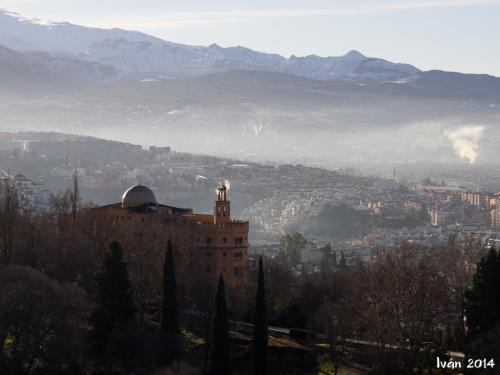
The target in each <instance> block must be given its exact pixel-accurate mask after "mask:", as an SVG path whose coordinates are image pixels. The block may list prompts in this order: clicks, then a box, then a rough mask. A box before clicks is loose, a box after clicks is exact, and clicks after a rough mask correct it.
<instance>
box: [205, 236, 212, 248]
mask: <svg viewBox="0 0 500 375" xmlns="http://www.w3.org/2000/svg"><path fill="white" fill-rule="evenodd" d="M206 242H207V246H211V245H212V239H211V238H210V237H207V241H206Z"/></svg>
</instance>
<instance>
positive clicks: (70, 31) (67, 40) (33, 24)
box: [0, 9, 163, 54]
mask: <svg viewBox="0 0 500 375" xmlns="http://www.w3.org/2000/svg"><path fill="white" fill-rule="evenodd" d="M119 38H126V39H127V40H129V41H131V42H135V41H150V42H156V43H158V42H163V41H161V40H160V39H157V38H155V37H152V36H149V35H147V34H143V33H140V32H136V31H126V30H121V29H110V30H105V29H98V28H92V27H84V26H78V25H73V24H71V23H67V22H50V21H44V20H39V19H28V18H25V17H23V16H21V15H19V14H17V13H12V12H8V11H6V10H5V9H0V44H1V45H3V46H5V47H7V48H11V49H14V50H18V51H50V52H68V53H72V54H76V53H81V52H85V51H86V50H87V49H88V48H89V47H90V46H91V45H92V44H93V43H96V42H100V41H102V40H105V39H119Z"/></svg>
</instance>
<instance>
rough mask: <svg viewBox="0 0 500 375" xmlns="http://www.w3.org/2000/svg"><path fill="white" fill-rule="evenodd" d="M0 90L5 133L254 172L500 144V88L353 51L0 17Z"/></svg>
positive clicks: (498, 83)
mask: <svg viewBox="0 0 500 375" xmlns="http://www.w3.org/2000/svg"><path fill="white" fill-rule="evenodd" d="M0 82H1V84H0V113H1V114H2V115H1V117H0V120H1V128H2V129H3V130H6V129H10V130H15V129H27V130H56V131H61V132H68V131H71V132H73V133H79V134H86V135H94V136H101V137H107V138H112V139H117V140H122V141H127V142H135V143H137V142H139V143H142V144H156V145H164V144H169V145H171V146H173V147H174V148H176V149H178V150H181V151H190V150H193V149H194V150H197V151H198V152H203V153H207V154H217V155H220V154H221V153H224V154H225V155H229V156H231V157H245V158H251V159H252V160H258V161H262V160H277V159H279V160H282V161H297V162H304V161H308V162H312V163H322V164H323V165H324V166H335V165H338V164H336V163H338V162H342V163H345V164H354V163H358V164H360V163H366V162H367V161H369V162H373V161H376V162H377V163H379V162H384V163H385V162H390V163H393V162H395V160H396V161H398V162H399V161H401V160H409V159H411V160H421V159H426V160H435V159H436V158H440V159H443V158H444V159H446V160H448V159H449V158H452V160H456V159H453V158H454V157H455V156H453V153H454V149H453V147H455V146H453V147H451V146H450V141H449V140H448V136H447V134H448V133H449V132H450V130H451V129H454V128H458V127H463V126H469V125H474V126H476V125H477V126H480V127H481V129H483V130H484V136H483V138H482V139H483V141H481V142H482V144H479V143H477V142H476V143H475V144H474V147H481V153H480V154H481V155H484V158H485V159H488V160H492V157H493V155H496V144H497V142H498V141H500V131H499V130H498V126H497V124H498V122H499V121H500V78H497V77H493V76H490V75H481V74H462V73H455V72H444V71H440V70H431V71H422V70H420V69H418V68H416V67H414V66H412V65H409V64H399V63H393V62H390V61H387V60H383V59H380V58H371V57H366V56H364V55H363V54H361V53H360V52H357V51H351V52H349V53H347V54H346V55H344V56H339V57H319V56H305V57H296V56H291V57H289V58H285V57H283V56H280V55H278V54H267V53H261V52H257V51H253V50H251V49H248V48H244V47H229V48H223V47H220V46H218V45H216V44H213V45H211V46H208V47H203V46H190V45H184V44H179V43H173V42H169V41H164V40H161V39H159V38H156V37H153V36H150V35H147V34H144V33H140V32H135V31H127V30H121V29H109V30H106V29H98V28H90V27H84V26H78V25H73V24H70V23H66V22H59V23H54V22H48V21H42V20H36V19H26V18H23V17H22V16H20V15H18V14H15V13H11V12H8V11H5V10H0ZM483 130H482V131H483ZM482 134H483V133H482ZM455 158H456V157H455ZM444 159H443V160H444ZM479 160H482V159H481V156H480V157H479ZM345 164H344V165H345Z"/></svg>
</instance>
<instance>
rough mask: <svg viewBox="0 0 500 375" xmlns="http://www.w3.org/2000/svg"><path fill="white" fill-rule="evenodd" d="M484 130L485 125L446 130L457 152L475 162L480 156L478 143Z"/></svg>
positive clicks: (472, 162) (470, 161)
mask: <svg viewBox="0 0 500 375" xmlns="http://www.w3.org/2000/svg"><path fill="white" fill-rule="evenodd" d="M483 131H484V126H462V127H460V128H458V129H455V130H452V131H449V132H446V135H447V137H448V140H449V141H450V142H451V144H452V146H453V149H454V150H455V153H456V154H457V155H458V156H460V157H461V158H465V159H467V160H468V161H469V163H471V164H474V163H475V162H476V160H477V157H478V152H477V148H478V143H479V140H480V139H481V137H482V135H483Z"/></svg>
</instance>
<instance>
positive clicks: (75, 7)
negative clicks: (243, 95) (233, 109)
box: [0, 0, 500, 76]
mask: <svg viewBox="0 0 500 375" xmlns="http://www.w3.org/2000/svg"><path fill="white" fill-rule="evenodd" d="M0 7H3V8H6V9H8V10H10V11H14V12H18V13H21V14H22V15H24V16H28V17H38V18H43V19H49V20H53V21H69V22H72V23H78V24H83V25H88V26H99V27H106V28H108V27H121V28H126V29H134V30H140V31H143V32H146V33H149V34H153V35H155V36H158V37H161V38H163V39H167V40H170V41H175V42H181V43H188V44H198V45H209V44H212V43H217V44H219V45H221V46H224V47H228V46H235V45H243V46H246V47H249V48H252V49H256V50H260V51H265V52H277V53H280V54H282V55H285V56H289V55H291V54H295V55H298V56H301V55H308V54H317V55H321V56H327V55H334V56H337V55H342V54H344V53H346V52H348V51H349V50H353V49H356V50H359V51H360V52H362V53H364V54H365V55H368V56H375V57H383V58H386V59H388V60H392V61H397V62H407V63H411V64H413V65H416V66H417V67H419V68H421V69H433V68H435V69H446V70H454V71H462V72H470V73H489V74H494V75H497V76H500V0H384V1H382V0H380V1H379V0H359V1H356V0H351V1H344V0H340V1H337V0H329V1H328V0H307V1H305V0H302V1H298V0H286V1H285V0H252V1H250V0H248V1H240V0H217V1H214V0H180V1H179V0H177V1H169V0H141V1H137V0H120V1H118V0H12V1H10V0H7V1H2V3H0Z"/></svg>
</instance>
